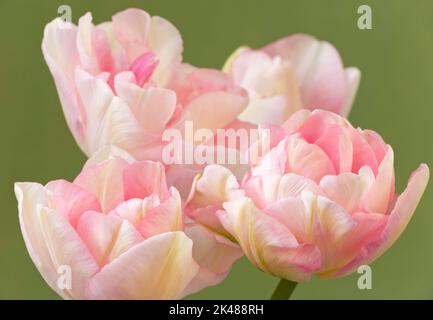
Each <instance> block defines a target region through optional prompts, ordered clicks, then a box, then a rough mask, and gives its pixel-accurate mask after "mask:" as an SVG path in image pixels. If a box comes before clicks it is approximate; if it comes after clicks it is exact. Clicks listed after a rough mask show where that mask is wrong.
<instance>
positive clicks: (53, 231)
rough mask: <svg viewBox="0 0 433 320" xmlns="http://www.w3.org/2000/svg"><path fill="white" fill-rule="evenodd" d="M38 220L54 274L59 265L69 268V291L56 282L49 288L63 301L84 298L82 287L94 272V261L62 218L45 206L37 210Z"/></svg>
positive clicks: (95, 267)
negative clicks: (70, 282)
mask: <svg viewBox="0 0 433 320" xmlns="http://www.w3.org/2000/svg"><path fill="white" fill-rule="evenodd" d="M39 219H40V224H41V232H42V234H43V238H44V241H45V243H46V246H47V248H48V251H49V253H50V258H51V263H52V265H53V267H54V269H55V270H56V271H58V270H59V268H60V267H62V266H67V267H70V268H71V278H72V279H71V280H72V285H71V288H70V289H68V288H66V289H64V290H60V289H59V288H58V287H57V281H55V282H54V283H53V282H50V284H51V287H52V288H53V289H54V290H55V291H56V292H57V293H59V294H60V295H61V296H62V297H64V298H68V299H84V297H85V296H84V291H85V288H86V285H87V283H88V281H89V280H90V278H91V277H92V276H93V275H94V274H95V273H96V272H97V270H98V266H97V264H96V262H95V260H94V259H93V257H92V255H91V254H90V252H89V250H88V249H87V247H86V245H85V244H84V243H83V242H82V240H81V239H80V238H79V237H78V235H77V233H76V232H75V230H74V229H73V228H72V226H71V225H70V224H69V222H68V221H67V220H66V219H65V218H64V217H63V216H62V215H60V214H59V213H57V212H56V211H54V210H51V209H49V208H47V207H45V208H41V210H40V211H39ZM58 277H59V274H58V273H57V274H56V276H55V280H58ZM53 280H54V279H53Z"/></svg>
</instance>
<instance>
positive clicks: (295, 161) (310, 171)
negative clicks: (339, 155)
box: [286, 137, 335, 183]
mask: <svg viewBox="0 0 433 320" xmlns="http://www.w3.org/2000/svg"><path fill="white" fill-rule="evenodd" d="M286 150H287V155H288V161H287V172H291V173H296V174H298V175H300V176H304V177H306V178H308V179H311V180H313V181H315V182H317V183H319V182H320V179H321V178H322V177H323V176H325V175H329V174H331V175H332V174H335V169H334V165H333V164H332V162H331V160H330V159H329V157H328V155H327V154H326V153H325V152H324V151H323V150H322V149H321V148H319V147H318V146H316V145H314V144H308V143H307V142H305V141H304V140H301V139H298V138H295V137H291V138H289V139H288V140H287V149H286Z"/></svg>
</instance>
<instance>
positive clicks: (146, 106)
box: [114, 72, 176, 134]
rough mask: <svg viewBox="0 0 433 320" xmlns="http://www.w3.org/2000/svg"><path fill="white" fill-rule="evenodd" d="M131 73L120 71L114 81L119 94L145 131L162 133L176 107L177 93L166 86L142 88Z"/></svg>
mask: <svg viewBox="0 0 433 320" xmlns="http://www.w3.org/2000/svg"><path fill="white" fill-rule="evenodd" d="M134 81H135V78H134V77H133V76H132V75H131V74H130V73H126V72H124V73H120V74H118V75H117V76H116V77H115V80H114V83H115V88H116V92H117V94H118V96H119V97H120V98H122V99H123V100H124V101H125V102H126V103H127V104H128V106H129V108H130V109H131V111H132V113H133V114H134V116H135V118H136V119H137V121H138V123H139V124H140V126H141V128H142V129H143V132H144V133H148V134H161V133H162V131H163V130H164V128H165V126H166V125H167V124H168V122H169V121H170V119H171V117H172V116H173V113H174V111H175V108H176V93H175V92H174V91H171V90H168V89H165V88H154V87H149V88H141V87H139V86H137V85H136V84H135V83H134Z"/></svg>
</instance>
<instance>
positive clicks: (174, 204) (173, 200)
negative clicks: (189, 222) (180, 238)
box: [137, 188, 183, 238]
mask: <svg viewBox="0 0 433 320" xmlns="http://www.w3.org/2000/svg"><path fill="white" fill-rule="evenodd" d="M170 192H171V196H170V197H169V198H168V199H167V200H165V201H164V202H162V203H161V204H160V205H159V206H156V207H154V208H151V209H150V210H149V211H148V212H146V214H144V216H143V218H142V220H141V221H140V223H139V225H138V226H137V229H138V230H139V231H140V232H141V234H142V235H143V237H144V238H149V237H152V236H154V235H157V234H160V233H164V232H173V231H180V230H183V211H182V200H181V198H180V195H179V192H178V191H177V190H176V189H175V188H171V189H170Z"/></svg>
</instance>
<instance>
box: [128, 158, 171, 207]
mask: <svg viewBox="0 0 433 320" xmlns="http://www.w3.org/2000/svg"><path fill="white" fill-rule="evenodd" d="M123 190H124V194H125V196H124V199H125V200H128V199H131V198H139V199H144V198H146V197H148V196H150V195H151V194H152V193H155V194H157V195H158V196H159V198H160V200H161V201H163V200H165V199H166V198H168V196H169V192H168V186H167V182H166V179H165V170H164V166H163V165H162V164H161V163H159V162H153V161H141V162H136V163H133V164H131V165H128V166H127V167H125V169H124V170H123Z"/></svg>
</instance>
